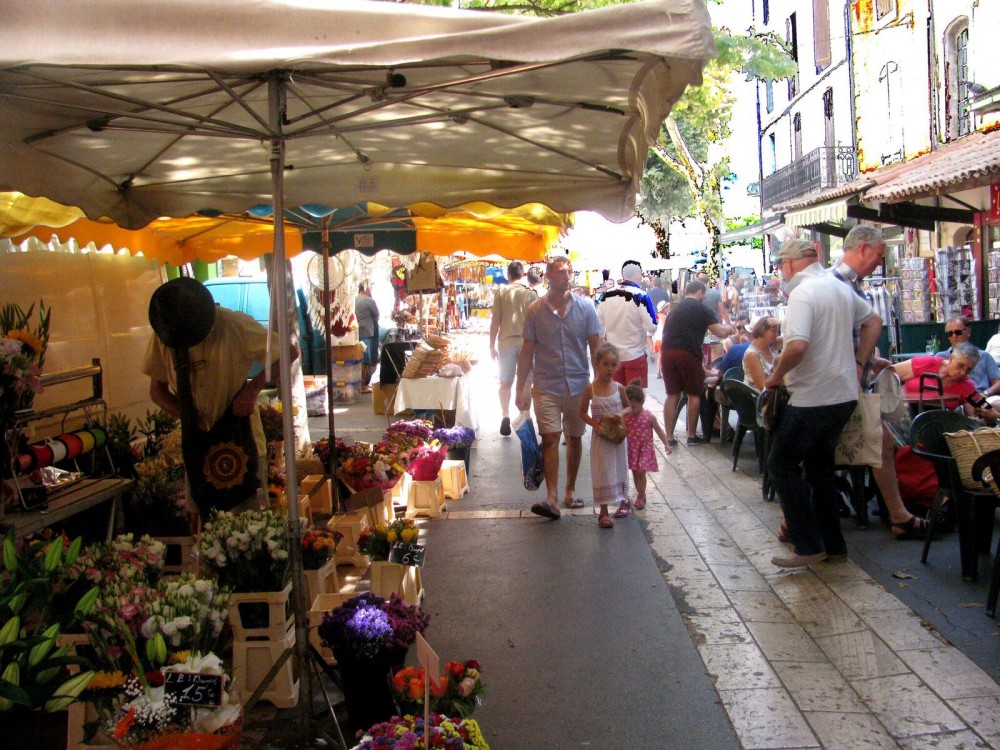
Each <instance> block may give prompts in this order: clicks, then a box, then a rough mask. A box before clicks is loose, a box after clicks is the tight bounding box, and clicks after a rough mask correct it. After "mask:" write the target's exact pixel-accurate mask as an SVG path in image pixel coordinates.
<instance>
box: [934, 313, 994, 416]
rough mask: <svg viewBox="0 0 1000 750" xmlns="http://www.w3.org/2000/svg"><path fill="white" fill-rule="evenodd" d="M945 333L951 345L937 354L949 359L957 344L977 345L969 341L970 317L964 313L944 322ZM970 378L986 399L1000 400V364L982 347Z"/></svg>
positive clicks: (970, 335)
mask: <svg viewBox="0 0 1000 750" xmlns="http://www.w3.org/2000/svg"><path fill="white" fill-rule="evenodd" d="M944 333H945V336H947V337H948V341H949V342H950V343H951V346H949V347H948V348H947V349H945V350H944V351H943V352H938V354H937V356H939V357H942V358H944V359H948V357H950V356H951V353H952V350H953V349H954V348H955V346H956V345H957V344H963V343H969V344H970V345H971V346H975V345H974V344H972V343H971V342H970V341H969V339H971V338H972V329H971V328H970V327H969V319H968V318H966V317H965V316H963V315H956V316H954V317H952V318H949V319H948V322H947V323H945V324H944ZM977 349H978V347H977ZM984 355H985V356H984ZM969 380H971V381H972V384H973V385H974V386H976V390H977V391H979V392H980V393H981V394H983V395H984V396H986V400H987V401H989V402H990V403H991V404H995V403H997V402H998V401H1000V365H997V363H996V361H995V360H994V359H993V357H991V356H989V355H988V354H985V352H984V351H983V350H982V349H979V362H978V363H976V366H975V368H974V369H973V370H972V372H970V373H969Z"/></svg>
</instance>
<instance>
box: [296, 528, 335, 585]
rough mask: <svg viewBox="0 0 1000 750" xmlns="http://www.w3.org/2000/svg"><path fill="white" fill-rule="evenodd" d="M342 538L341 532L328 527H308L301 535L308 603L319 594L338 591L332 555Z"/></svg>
mask: <svg viewBox="0 0 1000 750" xmlns="http://www.w3.org/2000/svg"><path fill="white" fill-rule="evenodd" d="M343 538H344V535H343V534H342V533H340V532H339V531H333V530H332V529H328V528H317V529H310V530H309V531H307V532H306V533H305V534H304V535H303V537H302V567H303V569H304V571H303V572H304V573H305V580H306V587H307V588H308V592H307V594H308V596H307V599H308V601H309V602H310V603H311V602H313V601H314V600H315V599H316V597H317V596H319V595H320V594H336V593H337V592H338V591H340V583H339V581H338V580H337V561H336V560H335V559H334V555H335V554H336V552H337V545H338V544H340V540H341V539H343Z"/></svg>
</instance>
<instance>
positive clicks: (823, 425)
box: [764, 240, 882, 568]
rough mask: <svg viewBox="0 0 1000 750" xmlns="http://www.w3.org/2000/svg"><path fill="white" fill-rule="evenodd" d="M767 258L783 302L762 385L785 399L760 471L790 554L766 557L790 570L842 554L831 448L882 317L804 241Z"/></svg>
mask: <svg viewBox="0 0 1000 750" xmlns="http://www.w3.org/2000/svg"><path fill="white" fill-rule="evenodd" d="M775 260H776V261H777V263H778V264H779V265H780V268H781V275H782V278H784V279H785V280H786V281H787V287H786V288H787V290H788V307H787V312H786V315H785V321H784V323H783V325H782V339H783V347H782V352H781V357H780V358H779V359H778V364H777V366H776V367H775V368H774V372H773V373H772V375H771V377H770V378H768V380H767V381H766V382H765V383H764V387H765V388H774V387H776V386H779V385H781V384H782V383H784V384H785V385H786V386H787V388H788V391H789V394H790V396H791V398H790V400H789V402H788V406H786V407H785V411H784V415H783V416H782V418H781V423H780V425H779V426H778V429H777V431H776V433H775V435H774V440H773V442H772V444H771V451H770V454H769V456H768V469H769V471H770V475H771V479H772V481H773V482H774V487H775V489H776V490H777V492H778V497H779V498H780V499H781V509H782V511H783V512H784V514H785V521H786V522H787V524H788V532H789V535H790V536H791V538H792V539H793V540H794V542H795V553H794V554H793V555H791V556H789V557H775V558H772V560H771V562H772V563H774V564H775V565H777V566H778V567H782V568H798V567H803V566H806V565H812V564H813V563H817V562H821V561H823V560H825V559H827V557H828V556H829V557H831V558H833V559H844V558H845V557H846V555H847V544H846V543H845V542H844V536H843V534H842V533H841V530H840V515H839V502H838V494H837V490H836V487H835V485H834V482H833V472H834V468H833V467H834V451H835V449H836V446H837V439H838V438H839V437H840V433H841V431H842V430H843V429H844V425H846V424H847V421H848V419H850V417H851V413H852V412H853V411H854V408H855V406H856V405H857V400H858V390H859V383H860V380H861V375H862V373H863V370H864V366H865V364H866V363H867V362H868V359H869V357H870V356H871V353H872V350H873V349H874V348H875V344H876V342H877V341H878V337H879V335H880V334H881V332H882V319H881V318H880V317H879V316H878V315H876V314H875V311H874V310H873V309H872V306H871V305H870V304H869V303H868V302H867V301H866V300H864V299H862V298H861V297H859V296H858V295H856V294H855V293H854V292H853V291H851V288H850V287H849V286H848V285H847V284H844V283H842V282H840V281H839V280H838V279H837V278H836V277H835V276H833V275H832V274H830V273H827V271H826V270H825V269H824V268H823V266H822V265H821V264H820V263H819V262H818V256H817V253H816V248H815V247H814V246H813V244H812V243H810V242H806V241H805V240H788V241H787V242H785V243H784V244H782V246H781V248H780V249H779V251H778V257H777V258H776V259H775ZM855 329H858V336H859V341H858V348H857V353H855V349H854V338H853V332H854V330H855Z"/></svg>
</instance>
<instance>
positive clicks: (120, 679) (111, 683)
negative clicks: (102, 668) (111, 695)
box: [87, 672, 125, 690]
mask: <svg viewBox="0 0 1000 750" xmlns="http://www.w3.org/2000/svg"><path fill="white" fill-rule="evenodd" d="M124 684H125V675H123V674H122V673H121V672H97V673H96V674H94V677H93V679H92V680H91V681H90V682H89V683H88V684H87V689H88V690H105V689H107V688H116V687H121V686H122V685H124Z"/></svg>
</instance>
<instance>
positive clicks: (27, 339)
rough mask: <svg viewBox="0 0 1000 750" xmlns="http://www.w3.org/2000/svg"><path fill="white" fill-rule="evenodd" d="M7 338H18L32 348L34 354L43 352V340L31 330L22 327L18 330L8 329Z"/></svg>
mask: <svg viewBox="0 0 1000 750" xmlns="http://www.w3.org/2000/svg"><path fill="white" fill-rule="evenodd" d="M7 338H9V339H18V340H19V341H20V342H21V343H22V344H23V345H24V346H26V347H28V348H29V349H31V351H32V353H33V354H41V352H42V340H41V339H40V338H38V336H36V335H35V334H33V333H32V332H31V331H28V330H25V329H23V328H22V329H20V330H18V331H8V332H7Z"/></svg>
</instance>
